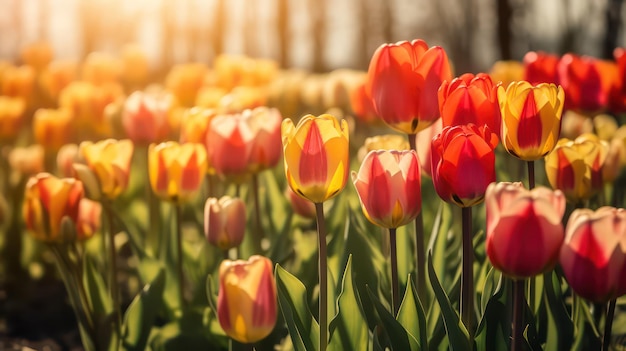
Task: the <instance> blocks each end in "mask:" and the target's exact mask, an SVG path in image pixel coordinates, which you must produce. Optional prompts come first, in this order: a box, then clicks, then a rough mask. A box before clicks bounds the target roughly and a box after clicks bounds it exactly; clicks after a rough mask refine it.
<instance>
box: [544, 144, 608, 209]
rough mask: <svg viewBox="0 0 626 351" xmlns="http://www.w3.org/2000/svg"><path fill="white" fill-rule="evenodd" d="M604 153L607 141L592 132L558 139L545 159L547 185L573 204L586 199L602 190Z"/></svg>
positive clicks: (606, 149)
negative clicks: (548, 183)
mask: <svg viewBox="0 0 626 351" xmlns="http://www.w3.org/2000/svg"><path fill="white" fill-rule="evenodd" d="M607 153H608V144H607V143H606V142H605V141H601V140H599V139H598V137H597V136H596V135H595V134H583V135H581V136H579V137H578V138H576V139H575V140H569V139H565V138H563V139H560V140H559V141H558V143H557V145H556V147H555V148H554V150H553V151H552V152H551V153H549V154H548V155H547V156H546V158H545V161H546V162H545V167H546V175H547V176H548V181H549V182H550V185H551V186H552V188H554V189H560V190H561V191H563V193H564V194H565V197H566V198H567V199H568V200H569V201H570V202H572V203H575V204H577V203H580V202H581V201H584V200H587V199H589V198H590V197H591V196H593V195H594V194H596V193H597V192H598V191H600V190H601V189H602V186H603V181H602V165H603V164H604V161H605V159H606V156H607Z"/></svg>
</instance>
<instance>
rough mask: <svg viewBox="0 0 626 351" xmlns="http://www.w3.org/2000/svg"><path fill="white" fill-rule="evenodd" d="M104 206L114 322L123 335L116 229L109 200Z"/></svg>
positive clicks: (115, 327) (118, 332)
mask: <svg viewBox="0 0 626 351" xmlns="http://www.w3.org/2000/svg"><path fill="white" fill-rule="evenodd" d="M104 208H105V212H106V216H107V223H108V229H109V230H108V232H107V234H108V235H107V236H108V239H109V243H108V249H109V289H111V301H112V302H113V316H114V317H113V323H114V329H115V331H116V333H117V335H118V336H120V337H121V335H122V334H121V325H122V315H121V312H120V307H121V304H120V292H119V288H118V286H117V252H116V249H115V230H114V229H113V209H112V208H111V204H110V203H108V202H107V204H106V206H104Z"/></svg>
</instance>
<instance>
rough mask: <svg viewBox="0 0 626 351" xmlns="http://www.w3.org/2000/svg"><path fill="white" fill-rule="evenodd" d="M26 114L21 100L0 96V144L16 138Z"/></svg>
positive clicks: (24, 105)
mask: <svg viewBox="0 0 626 351" xmlns="http://www.w3.org/2000/svg"><path fill="white" fill-rule="evenodd" d="M24 112H26V104H25V103H24V100H23V99H20V98H13V97H9V96H1V95H0V142H1V141H13V140H14V139H16V138H17V136H18V134H19V131H20V128H21V127H22V119H23V118H24Z"/></svg>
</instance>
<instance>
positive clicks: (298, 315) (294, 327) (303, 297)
mask: <svg viewBox="0 0 626 351" xmlns="http://www.w3.org/2000/svg"><path fill="white" fill-rule="evenodd" d="M274 274H275V277H276V288H277V291H278V304H279V305H280V310H281V311H282V313H283V316H284V318H285V321H286V323H287V329H288V330H289V335H290V336H291V340H292V342H293V346H294V350H296V351H315V350H318V349H319V347H318V346H319V335H320V329H319V325H318V324H317V322H316V321H315V318H313V314H312V313H311V310H310V309H309V305H308V303H307V292H306V288H305V287H304V285H303V284H302V282H300V280H298V278H296V277H295V276H293V275H292V274H291V273H289V272H287V271H286V270H285V269H283V268H282V267H281V266H280V265H279V264H277V265H276V269H275V272H274Z"/></svg>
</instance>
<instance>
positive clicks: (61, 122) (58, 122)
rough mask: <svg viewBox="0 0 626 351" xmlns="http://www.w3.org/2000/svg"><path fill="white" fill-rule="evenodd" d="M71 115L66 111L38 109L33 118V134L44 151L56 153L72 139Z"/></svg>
mask: <svg viewBox="0 0 626 351" xmlns="http://www.w3.org/2000/svg"><path fill="white" fill-rule="evenodd" d="M72 123H73V119H72V113H71V111H69V110H67V109H42V108H40V109H38V110H37V111H35V115H34V116H33V134H34V136H35V140H36V141H37V143H39V144H41V145H43V147H44V148H45V149H46V150H50V151H57V150H59V149H60V148H61V147H62V146H63V145H65V144H67V143H69V142H70V141H71V140H72V138H73V137H74V135H73V133H72Z"/></svg>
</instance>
